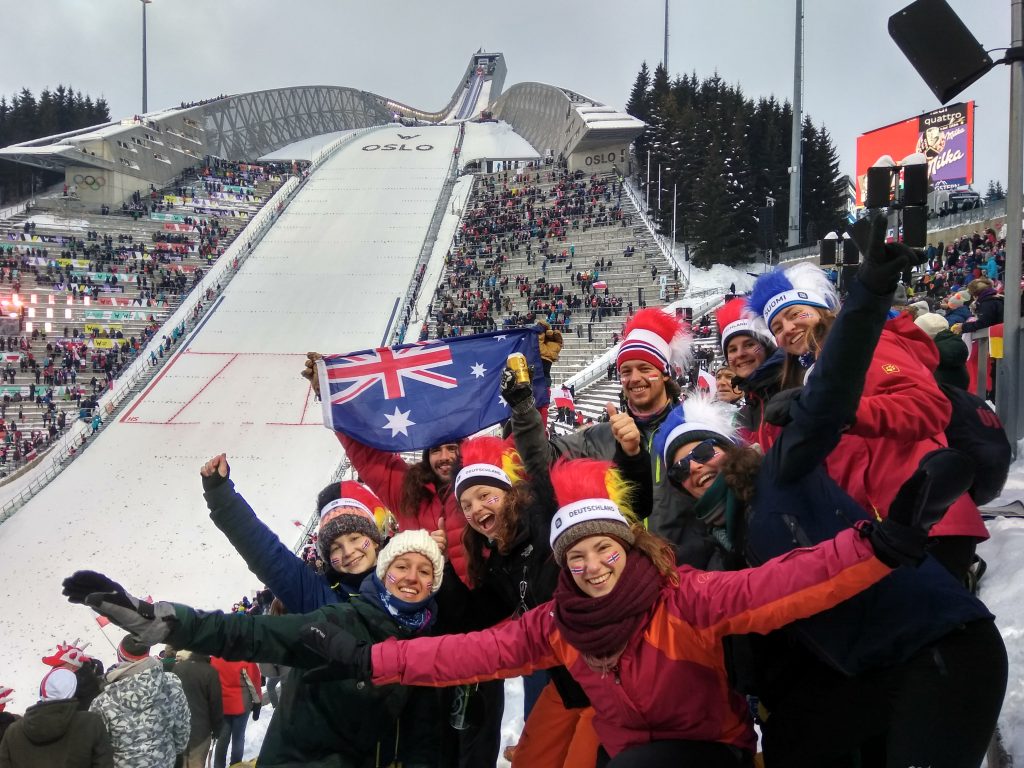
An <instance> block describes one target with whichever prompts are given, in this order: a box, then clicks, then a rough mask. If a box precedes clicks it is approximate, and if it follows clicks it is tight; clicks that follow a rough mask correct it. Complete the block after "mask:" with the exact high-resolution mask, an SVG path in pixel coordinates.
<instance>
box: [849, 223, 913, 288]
mask: <svg viewBox="0 0 1024 768" xmlns="http://www.w3.org/2000/svg"><path fill="white" fill-rule="evenodd" d="M888 226H889V220H888V218H887V217H886V215H885V214H884V213H882V212H881V211H876V212H875V213H874V214H872V216H871V218H870V221H869V220H868V219H861V220H860V221H858V222H857V223H856V224H854V226H853V229H852V234H853V240H854V242H855V243H856V244H857V249H858V250H859V251H860V252H861V255H862V256H863V257H864V261H863V263H862V264H861V265H860V269H859V270H857V279H858V280H859V281H860V282H861V284H862V285H863V286H864V287H865V288H867V289H868V290H869V291H870V292H871V293H874V294H876V295H877V296H887V295H891V294H892V293H893V292H894V291H895V290H896V286H897V285H898V284H899V281H900V277H901V276H902V275H903V273H904V272H906V271H907V270H909V269H910V268H911V267H912V266H913V265H915V264H917V263H919V262H920V260H921V259H920V256H919V255H918V254H917V253H915V252H914V250H913V249H912V248H909V247H907V246H905V245H903V244H902V243H886V242H885V237H886V232H887V230H888Z"/></svg>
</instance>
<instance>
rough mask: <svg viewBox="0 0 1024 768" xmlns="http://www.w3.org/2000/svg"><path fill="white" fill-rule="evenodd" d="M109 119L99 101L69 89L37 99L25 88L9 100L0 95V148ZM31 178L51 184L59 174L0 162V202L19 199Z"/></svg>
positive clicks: (46, 91)
mask: <svg viewBox="0 0 1024 768" xmlns="http://www.w3.org/2000/svg"><path fill="white" fill-rule="evenodd" d="M109 120H110V109H109V107H108V105H107V102H106V101H105V100H104V99H103V98H99V99H97V100H96V101H93V100H92V98H91V97H90V96H83V95H82V94H81V92H80V91H75V90H74V89H72V88H71V87H65V86H63V85H58V86H57V87H56V88H55V89H53V91H51V90H50V89H49V88H44V89H43V91H42V92H41V93H40V94H39V100H38V101H36V98H35V96H34V95H33V94H32V92H31V91H30V90H28V89H27V88H22V89H21V91H19V92H18V93H16V94H14V95H13V96H12V97H11V99H10V100H9V101H8V99H7V98H6V97H5V96H0V147H6V146H8V145H10V144H17V143H20V142H23V141H30V140H32V139H38V138H42V137H44V136H51V135H53V134H56V133H65V132H67V131H71V130H74V129H76V128H85V127H88V126H92V125H97V124H98V123H103V122H108V121H109ZM33 175H34V176H35V178H36V179H37V180H38V182H39V183H41V184H43V185H49V184H54V183H56V182H58V181H59V180H60V179H61V178H63V174H61V173H59V172H54V171H43V170H39V169H32V168H29V167H27V166H24V165H19V164H17V163H12V162H9V161H0V200H7V199H9V198H15V199H19V198H23V197H25V196H27V195H28V193H29V190H30V189H31V187H32V179H33Z"/></svg>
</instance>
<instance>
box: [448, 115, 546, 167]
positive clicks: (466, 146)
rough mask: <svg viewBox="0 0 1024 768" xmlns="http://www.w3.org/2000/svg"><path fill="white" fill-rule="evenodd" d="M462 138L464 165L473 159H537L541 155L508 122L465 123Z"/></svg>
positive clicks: (462, 161) (462, 159)
mask: <svg viewBox="0 0 1024 768" xmlns="http://www.w3.org/2000/svg"><path fill="white" fill-rule="evenodd" d="M465 126H466V135H465V137H464V138H463V140H462V154H461V157H460V158H459V162H460V163H462V165H465V164H466V163H469V162H472V161H473V160H480V159H485V160H502V159H508V160H537V159H540V155H539V154H538V152H537V150H536V149H534V148H533V146H532V145H531V144H530V142H528V141H527V140H526V139H524V138H523V137H522V136H520V135H519V134H518V133H516V132H515V131H514V130H512V126H511V125H509V124H508V123H506V122H497V123H472V122H467V123H465Z"/></svg>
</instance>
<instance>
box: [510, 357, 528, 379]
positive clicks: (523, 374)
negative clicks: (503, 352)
mask: <svg viewBox="0 0 1024 768" xmlns="http://www.w3.org/2000/svg"><path fill="white" fill-rule="evenodd" d="M506 364H507V365H508V367H509V369H510V370H511V371H512V373H514V374H515V377H516V382H518V383H519V384H529V383H530V366H529V365H527V364H526V355H524V354H523V353H522V352H514V353H513V354H511V355H509V356H508V362H507V363H506Z"/></svg>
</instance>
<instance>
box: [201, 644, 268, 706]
mask: <svg viewBox="0 0 1024 768" xmlns="http://www.w3.org/2000/svg"><path fill="white" fill-rule="evenodd" d="M210 666H212V667H213V668H214V669H216V670H217V674H218V675H220V693H221V697H222V698H223V700H224V714H225V715H247V714H249V712H250V711H251V709H246V708H245V706H244V705H245V697H244V696H243V695H242V686H243V685H244V683H242V670H243V669H244V670H245V671H246V673H247V674H248V675H249V679H250V680H252V684H253V685H255V686H256V690H257V691H259V690H260V688H262V687H263V678H262V677H261V676H260V668H259V665H258V664H256V663H255V662H252V661H225V660H224V659H220V658H217V657H216V656H211V657H210Z"/></svg>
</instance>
